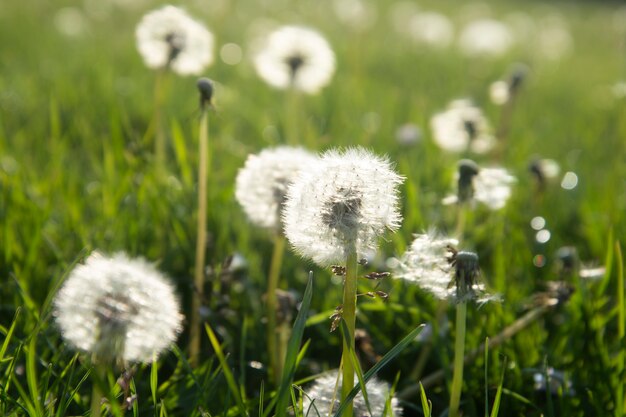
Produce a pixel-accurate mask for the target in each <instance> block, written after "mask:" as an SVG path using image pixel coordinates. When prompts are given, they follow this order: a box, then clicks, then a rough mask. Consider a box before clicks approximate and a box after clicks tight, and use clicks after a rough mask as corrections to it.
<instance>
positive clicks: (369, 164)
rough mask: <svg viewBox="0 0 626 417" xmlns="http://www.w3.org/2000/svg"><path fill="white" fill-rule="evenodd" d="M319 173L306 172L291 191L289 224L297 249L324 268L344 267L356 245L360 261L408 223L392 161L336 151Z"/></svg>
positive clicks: (355, 151)
mask: <svg viewBox="0 0 626 417" xmlns="http://www.w3.org/2000/svg"><path fill="white" fill-rule="evenodd" d="M315 168H316V169H315V170H307V171H301V172H300V174H299V175H298V178H297V179H296V180H295V181H294V182H293V184H292V185H291V186H290V187H289V189H288V191H287V202H286V204H285V211H284V213H283V219H284V223H285V235H286V236H287V238H288V239H289V241H290V243H291V245H292V246H293V247H294V249H295V250H296V251H297V252H299V253H300V254H301V255H303V256H305V257H309V258H311V259H313V260H314V261H315V262H316V263H318V264H319V265H322V266H327V265H330V264H332V263H341V262H344V261H345V259H346V249H347V247H348V246H350V245H355V246H356V250H357V254H358V256H359V258H363V257H365V256H366V255H367V254H368V253H369V252H371V251H374V250H375V249H376V247H377V244H376V243H377V242H376V241H377V239H378V238H379V237H380V236H381V235H383V234H384V232H385V231H386V230H392V231H395V230H397V229H398V227H399V226H400V222H401V220H402V217H401V214H400V212H399V209H398V205H399V196H398V186H399V185H400V184H401V183H402V181H403V178H402V177H401V176H399V175H398V174H396V173H395V172H394V171H393V169H392V167H391V163H390V162H389V160H387V159H386V158H382V157H379V156H376V155H374V154H373V153H371V152H369V151H367V150H365V149H362V148H353V149H348V150H346V151H337V150H330V151H327V152H326V153H324V154H323V155H322V156H321V158H320V160H319V164H318V165H316V167H315Z"/></svg>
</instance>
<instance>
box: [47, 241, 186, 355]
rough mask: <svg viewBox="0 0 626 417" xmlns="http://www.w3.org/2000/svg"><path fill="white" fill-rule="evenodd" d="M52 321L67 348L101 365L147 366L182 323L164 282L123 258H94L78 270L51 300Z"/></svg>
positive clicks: (149, 269)
mask: <svg viewBox="0 0 626 417" xmlns="http://www.w3.org/2000/svg"><path fill="white" fill-rule="evenodd" d="M54 316H55V319H56V322H57V324H58V325H59V327H60V329H61V332H62V335H63V338H64V339H65V340H66V341H67V342H68V343H69V344H70V345H72V346H73V347H74V348H75V349H78V350H80V351H83V352H88V353H90V354H91V355H92V357H93V359H94V360H95V361H99V362H104V363H113V362H117V363H119V362H149V361H151V360H152V357H153V355H158V354H159V353H161V352H162V351H164V350H165V349H167V348H168V347H169V345H170V344H171V343H173V342H174V341H175V340H176V337H177V335H178V333H179V332H180V330H181V321H182V315H181V314H180V308H179V304H178V301H177V299H176V297H175V295H174V289H173V287H172V285H171V284H170V283H168V281H167V279H166V278H165V277H164V276H163V275H162V274H161V273H160V272H159V271H157V270H156V269H155V268H154V266H152V265H151V264H149V263H148V262H146V261H144V260H142V259H130V258H129V257H128V256H127V255H125V254H123V253H118V254H115V255H113V256H112V257H105V256H103V255H101V254H99V253H94V254H92V255H91V256H90V257H89V258H87V260H86V261H85V263H84V264H82V265H77V266H76V267H75V268H74V269H73V270H72V271H71V272H70V274H69V276H68V278H67V280H66V281H65V283H64V284H63V286H62V287H61V289H60V290H59V292H58V293H57V295H56V296H55V300H54Z"/></svg>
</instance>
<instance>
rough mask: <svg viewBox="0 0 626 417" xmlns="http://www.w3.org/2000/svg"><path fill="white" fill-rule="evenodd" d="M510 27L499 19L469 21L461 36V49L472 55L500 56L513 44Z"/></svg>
mask: <svg viewBox="0 0 626 417" xmlns="http://www.w3.org/2000/svg"><path fill="white" fill-rule="evenodd" d="M513 40H514V38H513V34H512V33H511V30H510V29H509V27H508V26H507V25H506V24H505V23H502V22H500V21H498V20H494V19H479V20H475V21H473V22H470V23H468V24H467V25H466V26H465V27H464V28H463V30H462V31H461V34H460V36H459V47H460V48H461V51H462V52H463V53H465V54H466V55H470V56H499V55H503V54H505V53H506V52H507V51H508V50H509V49H510V48H511V46H512V45H513Z"/></svg>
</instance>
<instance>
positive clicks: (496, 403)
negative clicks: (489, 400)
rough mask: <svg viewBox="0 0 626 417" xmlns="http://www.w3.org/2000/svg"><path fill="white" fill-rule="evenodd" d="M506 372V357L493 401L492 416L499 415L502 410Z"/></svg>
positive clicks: (496, 416)
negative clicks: (501, 401)
mask: <svg viewBox="0 0 626 417" xmlns="http://www.w3.org/2000/svg"><path fill="white" fill-rule="evenodd" d="M505 372H506V358H504V363H503V364H502V376H501V377H500V385H498V391H496V399H495V400H494V401H493V407H492V408H491V417H498V412H499V411H500V399H501V398H502V386H503V385H504V374H505Z"/></svg>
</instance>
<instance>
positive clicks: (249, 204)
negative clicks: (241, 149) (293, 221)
mask: <svg viewBox="0 0 626 417" xmlns="http://www.w3.org/2000/svg"><path fill="white" fill-rule="evenodd" d="M316 162H317V156H316V155H314V154H312V153H311V152H309V151H307V150H305V149H303V148H295V147H289V146H279V147H277V148H271V149H265V150H263V151H261V152H260V153H259V154H257V155H249V156H248V159H247V160H246V163H245V165H244V167H243V168H241V169H240V170H239V173H238V174H237V180H236V186H235V197H236V198H237V201H238V202H239V204H240V205H241V207H242V208H243V210H244V211H245V213H246V215H247V216H248V218H249V219H250V221H251V222H252V223H253V224H255V225H256V226H259V227H262V228H266V229H270V230H272V231H274V232H276V233H282V221H281V215H282V210H283V205H284V204H285V198H286V193H287V187H288V186H289V185H290V184H291V183H292V182H293V179H294V178H295V177H296V175H297V174H298V172H299V171H300V170H301V169H307V168H310V167H311V166H312V165H313V164H314V163H316Z"/></svg>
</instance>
